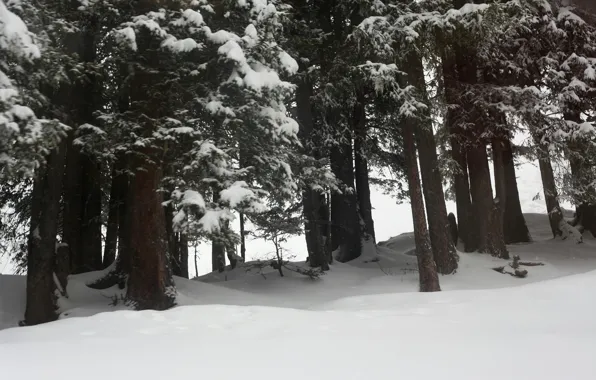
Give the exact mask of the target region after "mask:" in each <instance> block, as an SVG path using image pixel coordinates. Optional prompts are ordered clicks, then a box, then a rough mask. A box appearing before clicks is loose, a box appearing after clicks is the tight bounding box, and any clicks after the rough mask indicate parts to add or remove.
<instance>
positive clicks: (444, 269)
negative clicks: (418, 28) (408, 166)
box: [407, 54, 457, 274]
mask: <svg viewBox="0 0 596 380" xmlns="http://www.w3.org/2000/svg"><path fill="white" fill-rule="evenodd" d="M407 67H408V69H407V72H408V76H409V81H410V84H411V85H413V86H415V87H416V88H417V89H418V91H419V92H420V93H421V94H422V96H423V98H424V99H425V100H426V99H427V94H426V83H425V80H424V70H423V67H422V61H421V60H420V57H418V56H417V55H416V54H410V55H409V57H408V63H407ZM425 117H426V118H425V119H423V120H421V121H417V120H416V121H414V120H412V123H414V122H416V124H417V125H415V126H414V130H415V134H416V142H417V145H418V153H419V156H420V172H421V174H422V189H423V192H424V200H425V203H426V212H427V216H428V229H429V232H430V241H431V245H432V249H433V256H434V258H435V262H436V264H437V270H438V272H439V273H442V274H451V273H453V272H455V271H456V270H457V252H456V250H455V245H454V243H453V242H452V240H451V238H450V237H449V228H448V220H447V208H446V207H445V194H444V193H443V178H442V177H441V171H440V169H439V158H438V156H437V150H436V145H437V144H436V142H435V137H434V134H433V130H432V125H431V124H430V121H431V119H430V115H425Z"/></svg>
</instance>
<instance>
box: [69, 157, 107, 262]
mask: <svg viewBox="0 0 596 380" xmlns="http://www.w3.org/2000/svg"><path fill="white" fill-rule="evenodd" d="M81 161H82V169H83V173H84V175H83V186H82V190H83V198H82V202H83V206H82V211H83V215H82V218H81V241H80V244H79V247H80V250H79V252H78V255H77V256H78V257H79V260H78V264H79V265H78V268H76V269H75V273H81V272H89V271H94V270H100V269H102V267H103V265H102V257H101V226H102V223H101V170H100V167H99V163H98V162H97V161H95V158H92V157H90V156H89V155H86V154H83V155H81Z"/></svg>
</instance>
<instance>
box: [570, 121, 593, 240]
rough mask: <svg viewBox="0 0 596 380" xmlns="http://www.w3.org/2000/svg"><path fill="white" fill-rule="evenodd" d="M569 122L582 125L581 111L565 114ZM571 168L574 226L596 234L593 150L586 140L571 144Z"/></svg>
mask: <svg viewBox="0 0 596 380" xmlns="http://www.w3.org/2000/svg"><path fill="white" fill-rule="evenodd" d="M564 118H565V120H567V121H570V122H573V123H577V124H581V123H582V122H583V120H582V118H581V113H580V112H579V111H569V112H566V113H565V114H564ZM568 149H569V153H568V156H569V166H570V169H571V178H572V180H571V183H572V186H573V190H574V197H573V201H574V204H575V220H574V223H573V225H574V226H576V227H577V228H578V229H579V230H580V231H581V232H583V231H585V230H589V231H590V232H591V233H592V234H593V235H594V233H595V232H596V213H595V211H596V205H594V203H596V188H594V185H593V184H594V182H595V181H596V178H595V177H594V162H593V158H592V156H593V154H594V152H593V149H590V142H589V141H587V140H586V139H582V138H576V139H574V140H572V141H571V142H569V145H568ZM594 236H596V235H594Z"/></svg>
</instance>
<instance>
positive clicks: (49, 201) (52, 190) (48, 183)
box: [24, 141, 66, 325]
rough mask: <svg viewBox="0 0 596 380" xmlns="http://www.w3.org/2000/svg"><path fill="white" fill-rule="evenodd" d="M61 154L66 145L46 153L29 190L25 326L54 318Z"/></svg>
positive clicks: (61, 173) (63, 144)
mask: <svg viewBox="0 0 596 380" xmlns="http://www.w3.org/2000/svg"><path fill="white" fill-rule="evenodd" d="M65 152H66V142H65V141H63V142H61V143H60V144H59V146H58V147H57V148H56V149H55V150H54V151H53V152H52V153H50V156H49V157H48V161H47V164H46V167H45V168H44V169H42V170H40V172H39V173H38V177H37V179H36V181H35V185H34V189H33V203H32V208H31V226H30V228H31V230H30V233H29V244H28V245H29V246H28V255H27V301H26V309H25V321H24V322H25V324H27V325H36V324H39V323H45V322H50V321H53V320H55V319H56V317H57V315H56V304H55V298H54V289H55V283H54V271H55V260H56V235H57V234H58V215H59V212H60V197H61V194H62V181H63V175H64V164H65Z"/></svg>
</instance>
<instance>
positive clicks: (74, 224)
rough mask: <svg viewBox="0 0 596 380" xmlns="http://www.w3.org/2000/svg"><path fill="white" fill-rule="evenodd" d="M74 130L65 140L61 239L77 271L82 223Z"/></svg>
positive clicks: (79, 167)
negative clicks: (65, 154)
mask: <svg viewBox="0 0 596 380" xmlns="http://www.w3.org/2000/svg"><path fill="white" fill-rule="evenodd" d="M73 140H74V132H71V133H70V137H69V138H68V142H67V151H68V152H67V158H66V169H65V174H64V210H63V220H62V226H63V227H62V228H63V231H62V241H63V242H64V243H65V244H67V245H68V248H69V253H70V268H71V271H72V272H73V273H79V272H78V268H79V255H80V252H81V247H80V241H81V228H82V224H83V220H82V216H83V202H82V200H81V199H82V197H83V189H82V186H83V181H82V173H81V170H82V168H81V154H80V152H79V148H78V147H77V146H75V145H74V144H73Z"/></svg>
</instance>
